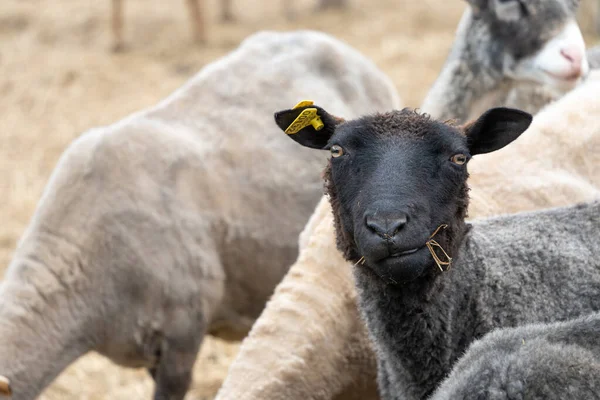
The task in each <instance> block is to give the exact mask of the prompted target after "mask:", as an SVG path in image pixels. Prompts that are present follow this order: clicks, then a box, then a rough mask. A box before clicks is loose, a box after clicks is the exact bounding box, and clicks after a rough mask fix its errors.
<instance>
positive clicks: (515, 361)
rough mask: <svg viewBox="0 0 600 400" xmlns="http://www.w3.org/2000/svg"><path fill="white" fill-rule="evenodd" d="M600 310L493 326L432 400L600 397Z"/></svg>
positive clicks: (589, 399) (580, 399) (575, 399)
mask: <svg viewBox="0 0 600 400" xmlns="http://www.w3.org/2000/svg"><path fill="white" fill-rule="evenodd" d="M598 332H600V313H594V314H592V315H588V316H584V317H580V318H576V319H574V320H569V321H566V322H558V323H553V324H528V325H524V326H520V327H517V328H505V329H497V330H495V331H493V332H491V333H489V334H487V335H485V336H484V337H483V338H482V339H481V340H479V341H477V342H475V343H473V344H472V345H471V346H470V347H469V350H468V351H467V353H466V354H465V355H464V356H463V357H462V358H461V359H460V360H459V362H458V363H457V365H456V367H455V368H454V369H453V370H452V374H451V375H450V376H449V377H448V379H446V380H445V381H444V383H443V384H442V385H441V387H440V388H439V389H438V390H437V391H436V393H435V394H434V396H433V397H432V399H431V400H454V399H462V400H521V399H527V400H566V399H570V400H593V399H600V337H599V336H598Z"/></svg>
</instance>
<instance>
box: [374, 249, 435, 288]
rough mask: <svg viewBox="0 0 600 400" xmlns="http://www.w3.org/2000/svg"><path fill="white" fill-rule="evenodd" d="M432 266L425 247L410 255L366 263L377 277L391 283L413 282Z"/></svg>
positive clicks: (431, 260)
mask: <svg viewBox="0 0 600 400" xmlns="http://www.w3.org/2000/svg"><path fill="white" fill-rule="evenodd" d="M367 260H368V257H367ZM432 264H433V259H432V258H431V255H430V253H429V250H428V249H427V247H425V246H423V247H421V248H419V249H418V250H417V251H415V252H412V253H410V254H405V255H401V256H390V257H386V258H384V259H382V260H378V261H374V262H369V263H368V265H369V267H370V268H371V269H372V270H373V271H374V272H375V273H376V274H377V275H378V276H379V277H381V278H382V279H383V280H386V281H389V282H391V283H407V282H413V281H415V280H417V279H418V278H419V277H421V276H422V275H423V273H424V272H425V271H426V270H427V269H428V268H430V267H431V266H432Z"/></svg>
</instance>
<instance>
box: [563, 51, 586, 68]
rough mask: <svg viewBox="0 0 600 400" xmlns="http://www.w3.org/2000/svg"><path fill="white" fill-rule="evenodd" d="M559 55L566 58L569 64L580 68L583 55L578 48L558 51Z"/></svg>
mask: <svg viewBox="0 0 600 400" xmlns="http://www.w3.org/2000/svg"><path fill="white" fill-rule="evenodd" d="M560 55H561V56H563V57H564V58H566V59H567V60H568V61H569V62H570V63H571V64H574V65H575V66H581V61H582V60H583V53H582V52H581V51H580V50H579V48H574V47H565V48H562V49H561V50H560Z"/></svg>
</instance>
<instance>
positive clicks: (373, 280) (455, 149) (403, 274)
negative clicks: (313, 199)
mask: <svg viewBox="0 0 600 400" xmlns="http://www.w3.org/2000/svg"><path fill="white" fill-rule="evenodd" d="M299 112H300V111H299V110H285V111H282V112H279V113H277V114H276V117H275V118H276V120H277V123H278V125H279V127H280V128H282V130H285V129H286V128H287V126H288V125H289V123H290V121H291V120H293V116H294V115H296V114H298V113H299ZM319 115H320V116H321V118H322V120H323V122H324V123H325V128H324V129H323V130H321V131H320V132H318V133H315V132H314V129H312V128H311V127H310V126H309V127H307V128H305V129H304V131H301V132H298V133H297V134H295V135H289V137H290V138H292V139H294V140H295V141H297V142H298V143H300V144H301V145H303V146H306V147H311V148H316V149H325V150H329V151H330V152H331V160H330V162H329V164H328V167H327V169H326V171H325V173H324V179H325V184H326V187H327V193H328V197H329V200H330V203H331V206H332V209H333V214H334V221H335V229H336V236H337V246H338V249H339V250H340V251H342V252H343V254H344V257H345V258H346V259H347V260H348V261H350V262H352V263H353V264H354V268H353V271H354V277H355V281H356V286H357V288H358V291H359V305H360V309H361V314H362V317H363V319H364V320H365V321H366V323H367V326H368V328H369V332H370V336H371V338H372V339H373V341H374V343H375V345H376V348H377V349H378V352H377V354H378V382H379V389H380V393H381V395H382V398H384V399H424V398H427V397H428V395H429V394H430V393H431V392H432V391H433V390H434V389H435V387H436V386H437V384H438V383H440V382H441V380H442V379H443V377H444V376H445V375H446V374H447V373H448V372H449V371H450V368H451V366H452V364H453V363H454V362H455V361H456V360H457V359H458V357H459V356H460V355H461V354H462V353H463V352H464V350H465V349H466V347H467V346H468V345H469V344H470V343H471V342H472V341H473V340H475V339H477V338H478V337H480V336H481V335H483V334H485V333H486V332H489V331H490V330H492V329H494V328H495V327H501V326H515V325H519V324H522V323H527V322H532V321H551V320H564V319H567V318H572V317H574V316H577V315H582V314H586V313H589V312H591V311H597V310H598V309H599V307H600V276H598V274H597V271H598V268H599V267H600V258H599V257H598V256H599V255H600V253H599V252H598V249H597V248H596V247H597V246H596V245H595V243H596V242H597V241H598V235H600V231H598V227H599V226H600V213H599V211H600V200H599V201H596V202H591V203H584V204H580V205H575V206H569V207H564V208H559V209H552V210H544V211H537V212H530V213H526V214H516V215H505V216H502V217H497V218H491V219H489V220H483V221H477V222H473V223H472V224H465V221H464V218H465V216H466V214H467V209H468V191H469V188H468V185H467V183H466V182H467V178H468V175H469V174H468V172H467V169H468V162H469V160H470V158H471V157H472V156H473V157H475V158H482V157H483V156H480V154H485V153H490V152H494V151H497V150H499V149H502V148H503V147H504V146H506V145H508V144H509V143H511V142H512V141H513V140H515V139H516V138H517V137H518V136H519V135H520V134H521V132H523V131H525V130H526V129H527V127H528V126H529V123H530V121H531V117H530V115H528V114H526V113H523V112H521V111H518V110H513V109H506V108H501V109H492V110H489V111H487V112H486V113H484V114H483V115H482V116H481V117H480V118H479V119H477V120H476V121H474V122H473V123H469V124H467V125H464V126H455V125H450V124H444V123H441V122H438V121H436V120H432V119H430V118H429V117H428V116H427V115H421V114H418V113H416V112H413V111H411V110H406V109H405V110H402V111H394V112H388V113H385V114H377V115H368V116H365V117H361V118H360V119H355V120H350V121H346V122H341V123H339V122H338V121H335V120H333V119H332V117H331V115H329V114H328V113H327V112H326V111H323V110H322V109H319ZM311 131H312V132H311ZM509 148H510V146H508V147H507V149H505V150H508V149H509ZM442 224H443V226H444V227H445V228H444V229H441V230H440V227H441V226H442ZM428 238H434V239H435V240H436V245H437V243H440V246H439V248H437V249H435V252H436V253H437V254H433V253H434V250H432V248H431V247H428V246H427V245H426V243H429V241H428ZM507 248H510V249H511V251H510V252H508V253H507V252H506V249H507ZM441 249H443V250H441ZM430 251H431V253H430ZM436 257H440V258H441V261H438V262H436V260H437V259H436ZM445 261H449V262H448V263H446V264H445V266H444V262H445Z"/></svg>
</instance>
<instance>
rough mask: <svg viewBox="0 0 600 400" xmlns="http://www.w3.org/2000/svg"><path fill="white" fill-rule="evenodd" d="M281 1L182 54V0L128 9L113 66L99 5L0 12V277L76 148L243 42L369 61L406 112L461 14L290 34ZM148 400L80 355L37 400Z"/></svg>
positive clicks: (220, 355) (187, 40)
mask: <svg viewBox="0 0 600 400" xmlns="http://www.w3.org/2000/svg"><path fill="white" fill-rule="evenodd" d="M284 1H289V0H237V1H235V2H234V3H235V5H234V7H235V13H236V15H237V21H236V22H235V23H232V24H226V25H222V24H220V23H219V22H218V20H217V6H218V0H209V1H207V3H208V4H207V12H208V15H207V23H208V31H209V40H208V43H207V44H206V45H205V46H203V47H199V46H196V45H193V44H192V43H191V31H190V25H189V18H188V14H187V10H186V7H185V2H184V1H183V0H170V1H164V0H163V1H160V0H127V1H126V2H125V3H126V24H125V38H126V41H127V46H128V48H127V51H126V52H125V53H121V54H113V53H111V52H110V51H109V49H110V43H111V37H110V29H109V12H110V1H109V0H102V1H83V0H80V1H76V0H53V1H42V0H2V1H0V221H1V223H0V273H2V272H3V270H4V267H5V266H6V265H8V263H9V261H10V257H11V252H12V251H13V249H14V248H15V245H16V242H17V240H18V239H19V237H20V236H21V234H22V233H23V230H24V229H25V227H26V225H27V223H28V221H29V218H30V217H31V215H32V213H33V210H34V208H35V206H36V204H37V201H38V199H39V197H40V194H41V192H42V190H43V187H44V185H45V184H46V182H47V179H48V176H49V174H50V173H51V171H52V169H53V167H54V165H55V163H56V161H57V159H58V157H59V156H60V154H61V153H62V151H63V150H64V149H65V147H66V146H67V145H68V144H69V143H70V142H71V141H72V140H73V139H74V138H75V137H77V136H79V135H80V134H81V133H82V132H84V131H85V130H86V129H89V128H91V127H95V126H98V125H103V124H108V123H112V122H114V121H116V120H118V119H120V118H122V117H124V116H126V115H127V114H129V113H131V112H134V111H137V110H139V109H141V108H144V107H147V106H150V105H153V104H154V103H156V102H157V101H159V100H160V99H162V98H163V97H165V96H166V95H168V94H169V93H170V92H171V91H173V90H174V89H176V88H177V87H179V86H180V85H181V84H182V83H183V82H184V81H186V80H187V79H188V78H189V77H191V76H192V75H193V74H195V73H196V72H197V71H198V70H200V69H201V68H202V67H203V66H204V65H206V64H207V63H209V62H211V61H212V60H214V59H216V58H218V57H221V56H223V55H224V54H226V53H227V52H228V51H230V50H232V49H233V48H235V47H236V46H237V44H238V43H239V42H240V41H241V40H242V39H243V38H244V37H246V36H247V35H248V34H250V33H252V32H255V31H258V30H262V29H274V30H291V29H297V28H310V29H318V30H323V31H326V32H329V33H331V34H333V35H335V36H337V37H338V38H340V39H342V40H345V41H347V42H348V43H349V44H351V45H352V46H354V47H356V48H357V49H359V50H360V51H362V52H363V53H364V54H366V55H367V56H369V57H371V58H372V59H373V60H374V61H375V63H376V64H378V65H379V66H380V67H381V68H382V69H383V70H384V71H385V72H386V73H388V74H389V75H390V76H391V77H392V79H393V80H394V82H395V84H396V87H397V88H398V90H399V92H400V94H401V96H402V97H403V99H404V102H405V104H406V105H408V106H414V107H417V106H419V104H420V102H421V100H422V98H423V96H424V94H425V93H426V91H427V90H428V88H429V86H430V85H431V83H432V82H433V80H434V79H435V77H436V76H437V74H438V72H439V70H440V68H441V65H442V63H443V61H444V59H445V57H446V55H447V52H448V49H449V47H450V45H451V42H452V40H453V34H454V30H455V28H456V24H457V22H458V19H459V17H460V14H461V12H462V11H463V9H464V7H465V3H464V2H463V1H460V0H418V1H417V0H355V1H354V3H353V4H352V7H351V8H350V9H348V10H345V11H342V12H340V11H328V12H325V13H320V14H318V15H316V14H313V13H312V7H313V6H314V3H315V1H310V0H297V1H295V2H294V4H295V7H296V8H297V10H298V15H297V18H296V19H295V20H294V21H293V23H291V22H289V21H287V20H286V19H285V18H284V17H283V2H284ZM585 17H586V24H589V21H587V19H589V18H587V16H585ZM586 39H587V42H588V44H592V43H593V42H595V41H596V37H594V36H592V35H586ZM237 349H238V345H237V344H228V343H225V342H222V341H219V340H214V339H212V338H208V339H207V340H206V341H205V344H204V346H203V349H202V352H201V357H200V359H199V361H198V363H197V367H196V370H195V376H194V383H193V387H192V390H191V392H190V394H189V396H188V399H198V400H200V399H211V398H212V397H213V396H214V394H215V393H216V391H217V389H218V387H219V385H220V383H221V381H222V379H223V378H224V376H225V374H226V371H227V367H228V365H229V363H230V362H231V360H232V359H233V357H234V356H235V353H236V351H237ZM1 356H2V355H0V357H1ZM0 373H1V371H0ZM151 391H152V382H151V380H150V379H149V378H148V377H147V374H146V372H145V371H136V370H125V369H121V368H118V367H116V366H114V365H112V364H111V363H110V362H108V361H107V360H105V359H103V358H101V357H99V356H97V355H88V356H85V357H83V358H82V359H80V360H79V361H78V362H77V363H75V364H74V365H72V366H71V367H70V368H69V369H68V370H67V371H65V372H64V373H63V374H62V375H61V376H60V377H59V378H58V379H57V380H56V382H55V383H54V384H53V385H52V386H51V387H50V388H49V389H48V390H46V392H45V393H44V394H43V396H42V399H45V400H51V399H52V400H58V399H61V400H71V399H80V400H88V399H89V400H92V399H93V400H97V399H108V398H110V399H115V400H118V399H127V400H134V399H149V398H150V397H151Z"/></svg>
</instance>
